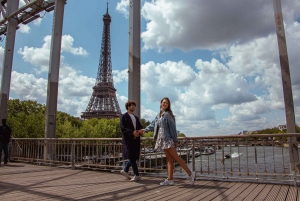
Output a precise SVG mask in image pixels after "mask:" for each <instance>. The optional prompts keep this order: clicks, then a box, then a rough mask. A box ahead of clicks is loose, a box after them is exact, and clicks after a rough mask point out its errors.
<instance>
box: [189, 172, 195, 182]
mask: <svg viewBox="0 0 300 201" xmlns="http://www.w3.org/2000/svg"><path fill="white" fill-rule="evenodd" d="M195 176H196V173H195V171H192V173H191V175H190V176H189V177H188V180H189V183H190V184H191V185H193V184H194V182H195Z"/></svg>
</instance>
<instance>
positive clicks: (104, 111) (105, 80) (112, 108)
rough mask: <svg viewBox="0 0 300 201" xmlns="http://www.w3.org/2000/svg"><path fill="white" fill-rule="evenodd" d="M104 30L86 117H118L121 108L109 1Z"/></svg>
mask: <svg viewBox="0 0 300 201" xmlns="http://www.w3.org/2000/svg"><path fill="white" fill-rule="evenodd" d="M103 23H104V26H103V32H102V43H101V51H100V59H99V65H98V73H97V79H96V83H95V86H94V87H93V90H94V91H93V94H92V96H91V99H90V102H89V104H88V106H87V108H86V111H85V112H83V114H82V115H81V117H82V118H84V119H90V118H98V119H101V118H106V119H111V118H117V117H119V116H120V115H121V110H120V107H119V103H118V100H117V97H116V91H117V90H116V89H115V88H114V83H113V74H112V63H111V48H110V23H111V17H110V15H109V13H108V2H107V8H106V14H105V15H103Z"/></svg>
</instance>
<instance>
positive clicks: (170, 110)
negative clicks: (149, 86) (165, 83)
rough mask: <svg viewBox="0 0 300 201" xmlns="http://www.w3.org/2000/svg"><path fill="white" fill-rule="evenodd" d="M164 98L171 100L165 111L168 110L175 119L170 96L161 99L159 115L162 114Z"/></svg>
mask: <svg viewBox="0 0 300 201" xmlns="http://www.w3.org/2000/svg"><path fill="white" fill-rule="evenodd" d="M164 100H167V101H168V102H169V105H168V108H167V109H166V110H165V111H168V112H169V113H170V114H171V116H172V117H173V118H174V119H175V116H174V114H173V112H172V109H171V102H170V99H169V98H168V97H164V98H163V99H161V101H160V106H159V107H160V113H159V116H161V114H162V111H161V103H162V102H163V101H164Z"/></svg>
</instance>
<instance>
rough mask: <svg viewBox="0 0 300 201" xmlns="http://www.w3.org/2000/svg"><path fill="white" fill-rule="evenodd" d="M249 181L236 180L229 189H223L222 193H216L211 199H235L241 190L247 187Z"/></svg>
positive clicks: (216, 200) (214, 200) (215, 200)
mask: <svg viewBox="0 0 300 201" xmlns="http://www.w3.org/2000/svg"><path fill="white" fill-rule="evenodd" d="M249 185H250V183H241V182H237V183H236V184H235V185H234V186H232V187H231V188H230V189H228V190H227V191H225V192H224V193H222V194H220V195H218V196H217V197H215V198H214V199H213V201H218V200H233V199H235V198H236V197H237V196H238V195H239V194H240V193H241V192H243V191H244V190H245V189H247V188H248V187H249Z"/></svg>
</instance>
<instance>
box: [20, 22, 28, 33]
mask: <svg viewBox="0 0 300 201" xmlns="http://www.w3.org/2000/svg"><path fill="white" fill-rule="evenodd" d="M19 27H20V28H19V29H18V30H19V31H20V32H21V33H26V34H28V33H30V27H29V26H28V25H27V24H26V25H24V24H19Z"/></svg>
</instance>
